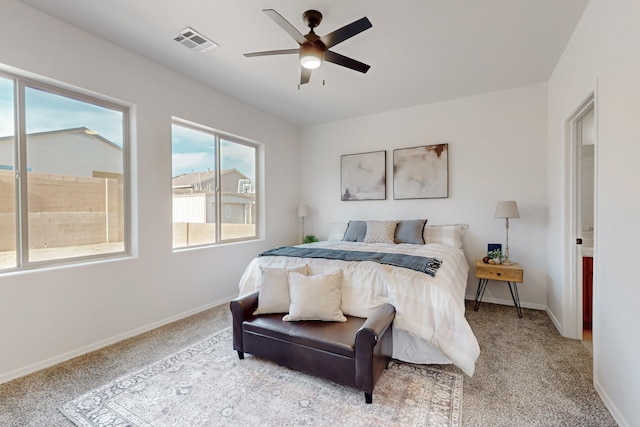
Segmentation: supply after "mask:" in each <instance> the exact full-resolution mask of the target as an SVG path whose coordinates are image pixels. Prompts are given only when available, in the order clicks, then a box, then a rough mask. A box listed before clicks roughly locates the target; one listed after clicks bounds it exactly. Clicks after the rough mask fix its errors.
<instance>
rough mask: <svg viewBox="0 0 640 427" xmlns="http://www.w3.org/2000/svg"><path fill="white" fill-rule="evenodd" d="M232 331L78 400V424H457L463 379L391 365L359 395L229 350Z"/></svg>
mask: <svg viewBox="0 0 640 427" xmlns="http://www.w3.org/2000/svg"><path fill="white" fill-rule="evenodd" d="M232 348H233V347H232V344H231V329H230V328H229V329H226V330H223V331H221V332H219V333H217V334H215V335H213V336H211V337H209V338H207V339H206V340H204V341H201V342H199V343H197V344H195V345H193V346H192V347H190V348H188V349H185V350H182V351H180V352H178V353H175V354H173V355H171V356H169V357H167V358H166V359H164V360H162V361H160V362H157V363H154V364H153V365H149V366H147V367H145V368H144V369H141V370H140V371H138V372H135V373H133V374H130V375H126V376H124V377H122V378H119V379H117V380H115V381H112V382H111V383H109V384H105V385H104V386H102V387H99V388H97V389H95V390H92V391H90V392H88V393H86V394H84V395H83V396H80V397H78V398H77V399H74V400H72V401H70V402H68V403H66V404H64V405H63V406H62V407H60V408H59V409H60V411H61V412H62V413H63V414H65V416H67V417H68V418H69V419H70V420H71V421H73V422H74V423H75V424H76V425H78V426H91V427H94V426H137V427H142V426H144V427H151V426H154V427H164V426H172V427H173V426H189V427H192V426H227V425H229V426H231V425H250V426H253V425H261V426H300V425H307V426H310V425H314V426H325V425H326V426H336V425H349V426H365V425H366V426H372V425H381V426H391V425H402V426H410V425H414V426H459V425H460V414H461V409H462V408H461V405H462V375H460V374H454V373H450V372H445V371H441V370H438V369H433V368H428V367H425V366H418V365H411V364H406V363H400V362H395V361H393V362H392V363H391V364H390V366H389V369H388V370H386V371H385V372H384V373H383V374H382V376H381V377H380V379H379V380H378V383H377V384H376V387H375V389H374V391H373V404H371V405H367V404H366V403H365V401H364V393H362V392H360V391H359V390H356V389H354V388H351V387H346V386H342V385H339V384H335V383H333V382H330V381H326V380H323V379H320V378H316V377H313V376H309V375H306V374H302V373H299V372H296V371H293V370H290V369H287V368H284V367H281V366H278V365H276V364H274V363H271V362H268V361H265V360H262V359H258V358H256V357H252V356H251V355H246V357H245V359H244V360H240V359H238V356H237V353H236V352H235V351H232Z"/></svg>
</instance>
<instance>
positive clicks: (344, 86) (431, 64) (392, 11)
mask: <svg viewBox="0 0 640 427" xmlns="http://www.w3.org/2000/svg"><path fill="white" fill-rule="evenodd" d="M22 1H23V2H24V3H26V4H29V5H31V6H33V7H35V8H38V9H40V10H42V11H44V12H46V13H48V14H51V15H53V16H56V17H58V18H60V19H62V20H64V21H66V22H69V23H71V24H73V25H75V26H78V27H80V28H83V29H85V30H86V31H88V32H90V33H93V34H95V35H97V36H99V37H102V38H104V39H106V40H109V41H111V42H113V43H116V44H118V45H120V46H123V47H125V48H127V49H129V50H132V51H134V52H137V53H139V54H140V55H143V56H145V57H147V58H149V59H151V60H153V61H156V62H158V63H160V64H164V65H165V66H167V67H169V68H171V69H173V70H175V71H177V72H179V73H182V74H184V75H186V76H189V77H191V78H193V79H195V80H198V81H200V82H202V83H205V84H207V85H209V86H211V87H214V88H216V89H218V90H220V91H222V92H224V93H226V94H228V95H230V96H232V97H234V98H236V99H239V100H241V101H244V102H246V103H248V104H251V105H254V106H255V107H257V108H260V109H262V110H265V111H268V112H271V113H272V114H274V115H277V116H280V117H282V118H284V119H286V120H288V121H290V122H291V123H294V124H297V125H309V124H316V123H324V122H329V121H335V120H341V119H345V118H350V117H356V116H362V115H366V114H373V113H379V112H383V111H389V110H395V109H400V108H406V107H411V106H415V105H420V104H428V103H433V102H438V101H443V100H447V99H454V98H459V97H464V96H470V95H475V94H480V93H487V92H492V91H496V90H502V89H508V88H513V87H517V86H522V85H528V84H535V83H540V82H545V81H547V80H548V78H549V76H550V74H551V72H552V71H553V68H554V66H555V64H556V62H557V60H558V58H559V57H560V55H561V53H562V51H563V49H564V47H565V45H566V43H567V41H568V40H569V37H570V35H571V33H572V32H573V29H574V28H575V26H576V24H577V22H578V20H579V19H580V16H581V15H582V12H583V11H584V8H585V7H586V5H587V3H588V0H399V1H396V2H390V1H388V0H366V1H364V0H359V1H356V0H348V1H345V0H296V1H291V0H289V1H287V0H271V1H268V2H266V1H264V0H235V1H232V0H182V1H176V0H108V1H105V0H56V1H51V0H22ZM266 8H270V9H275V10H276V11H278V12H279V13H280V14H281V15H282V16H283V17H285V19H287V20H288V21H289V22H290V23H291V24H293V25H294V26H295V27H296V28H297V29H298V30H299V31H300V32H301V33H303V34H306V33H307V32H308V28H307V27H305V24H304V22H303V21H302V13H303V12H304V11H305V10H308V9H317V10H319V11H320V12H322V14H323V15H324V19H323V21H322V23H321V24H320V26H319V27H318V28H317V29H316V33H317V34H319V35H321V36H322V35H325V34H327V33H329V32H332V31H334V30H336V29H338V28H340V27H342V26H344V25H346V24H348V23H351V22H352V21H355V20H357V19H359V18H362V17H363V16H366V17H368V18H369V20H370V21H371V23H372V24H373V28H371V29H369V30H367V31H365V32H363V33H361V34H359V35H357V36H355V37H353V38H351V39H349V40H346V41H345V42H343V43H341V44H338V45H336V46H335V47H333V48H332V49H331V50H332V51H335V52H337V53H340V54H343V55H346V56H350V57H352V58H354V59H357V60H359V61H362V62H364V63H366V64H369V65H371V69H370V70H369V72H368V73H367V74H361V73H358V72H355V71H352V70H349V69H346V68H343V67H340V66H337V65H334V64H331V63H327V64H326V65H325V66H324V70H323V68H322V67H321V68H320V69H318V70H315V71H314V73H313V75H312V76H311V81H310V83H309V84H307V85H304V86H302V88H301V89H300V90H298V81H299V66H298V59H297V56H296V55H286V56H269V57H256V58H245V57H244V56H243V53H247V52H256V51H262V50H275V49H291V48H296V47H298V45H297V43H296V42H295V41H294V40H293V39H292V38H291V37H290V36H289V35H288V34H287V33H286V32H285V31H284V30H282V29H281V28H280V27H279V26H277V25H276V23H275V22H273V21H272V20H271V19H269V18H268V17H267V16H266V15H265V14H264V13H263V12H262V9H266ZM187 26H191V27H193V28H194V29H195V30H196V31H198V32H200V33H202V34H203V35H205V36H206V37H209V38H210V39H212V40H213V41H215V42H216V43H218V44H219V45H220V46H219V47H217V48H215V49H211V50H208V51H206V52H205V53H197V52H194V51H192V50H189V49H187V48H185V47H184V46H182V45H180V44H178V43H176V42H175V41H173V37H175V35H176V34H177V33H178V32H179V31H180V30H182V29H183V28H185V27H187ZM323 77H324V79H325V80H326V85H324V86H323V85H322V80H323Z"/></svg>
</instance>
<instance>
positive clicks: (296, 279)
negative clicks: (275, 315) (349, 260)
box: [282, 270, 347, 322]
mask: <svg viewBox="0 0 640 427" xmlns="http://www.w3.org/2000/svg"><path fill="white" fill-rule="evenodd" d="M289 294H290V295H291V306H290V307H289V314H287V315H286V316H284V317H283V318H282V320H284V321H286V322H292V321H296V320H324V321H336V322H346V321H347V318H346V317H344V314H342V310H340V306H341V305H342V271H341V270H338V271H336V272H334V273H329V274H318V275H315V276H305V275H303V274H300V273H289Z"/></svg>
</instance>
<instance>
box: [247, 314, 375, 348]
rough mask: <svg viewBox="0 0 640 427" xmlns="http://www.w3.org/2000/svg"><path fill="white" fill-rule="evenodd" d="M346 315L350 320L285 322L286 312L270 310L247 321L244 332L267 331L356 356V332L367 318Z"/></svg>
mask: <svg viewBox="0 0 640 427" xmlns="http://www.w3.org/2000/svg"><path fill="white" fill-rule="evenodd" d="M346 318H347V321H346V322H323V321H320V320H306V321H302V322H283V321H282V314H279V315H278V314H267V315H262V316H259V317H255V318H253V319H251V320H246V321H244V322H243V324H242V328H243V330H244V333H254V334H259V335H264V336H267V337H272V338H276V339H279V340H283V341H289V342H291V343H295V344H298V345H303V346H308V347H312V348H315V349H319V350H324V351H327V352H329V353H334V354H340V355H343V356H346V357H349V358H354V357H355V349H354V346H355V337H356V333H357V332H358V330H359V329H360V327H361V326H362V325H363V324H364V322H365V320H366V319H363V318H361V317H354V316H346Z"/></svg>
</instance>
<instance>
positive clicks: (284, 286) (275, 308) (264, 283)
mask: <svg viewBox="0 0 640 427" xmlns="http://www.w3.org/2000/svg"><path fill="white" fill-rule="evenodd" d="M291 271H294V272H296V273H300V274H304V275H305V276H306V275H307V274H309V270H308V268H307V265H306V264H305V265H301V266H299V267H289V268H273V267H263V266H260V291H259V293H258V308H256V310H255V311H254V312H253V314H254V315H258V314H269V313H287V312H288V311H289V305H290V304H291V299H290V297H289V276H288V273H289V272H291Z"/></svg>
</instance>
